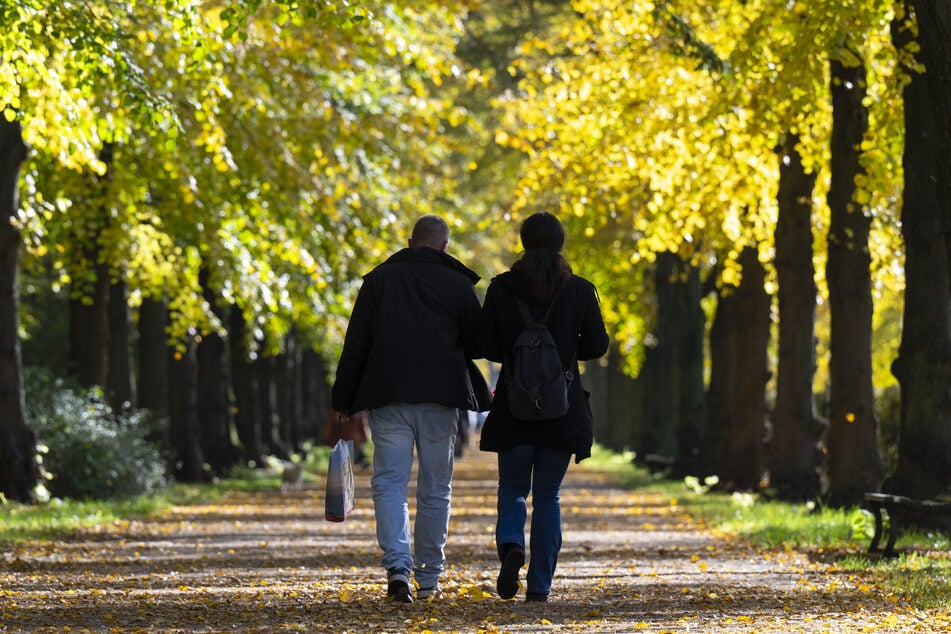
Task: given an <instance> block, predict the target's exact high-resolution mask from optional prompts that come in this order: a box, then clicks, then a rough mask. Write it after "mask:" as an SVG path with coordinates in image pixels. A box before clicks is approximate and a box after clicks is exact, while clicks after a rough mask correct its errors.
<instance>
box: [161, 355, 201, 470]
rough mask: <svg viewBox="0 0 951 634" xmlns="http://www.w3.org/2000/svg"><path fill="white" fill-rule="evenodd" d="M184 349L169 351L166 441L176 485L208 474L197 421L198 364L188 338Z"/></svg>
mask: <svg viewBox="0 0 951 634" xmlns="http://www.w3.org/2000/svg"><path fill="white" fill-rule="evenodd" d="M185 346H186V347H185V349H184V350H178V349H176V348H175V347H174V346H170V347H169V348H168V350H169V355H170V359H169V364H168V365H169V440H170V441H171V445H172V451H173V452H174V462H173V464H172V469H171V471H172V472H173V473H174V474H175V477H176V478H177V479H178V480H179V481H183V482H201V481H204V480H205V479H206V475H207V474H206V473H205V469H204V464H205V458H204V455H203V454H202V451H201V426H200V422H199V420H198V361H197V358H196V354H195V347H196V346H195V341H194V339H193V338H192V337H189V338H188V341H186V342H185Z"/></svg>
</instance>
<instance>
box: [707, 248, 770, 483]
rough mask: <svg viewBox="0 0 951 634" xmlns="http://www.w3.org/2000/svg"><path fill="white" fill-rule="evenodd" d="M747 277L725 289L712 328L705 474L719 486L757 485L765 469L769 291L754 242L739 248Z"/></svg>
mask: <svg viewBox="0 0 951 634" xmlns="http://www.w3.org/2000/svg"><path fill="white" fill-rule="evenodd" d="M739 263H740V266H741V267H742V271H743V277H742V279H741V280H740V285H739V286H738V287H735V288H724V289H720V290H719V291H718V294H717V309H716V315H715V316H714V320H713V325H712V326H711V328H710V386H709V390H708V392H707V424H706V434H705V436H704V450H703V460H702V464H703V468H702V473H703V474H704V475H717V476H718V477H719V478H720V485H719V486H720V488H723V489H726V490H729V491H756V490H758V489H759V488H760V486H761V483H762V481H763V479H764V475H765V473H766V384H767V383H768V382H769V378H770V373H769V359H768V353H767V350H768V347H769V339H770V305H771V303H772V301H771V298H770V296H769V295H768V294H767V293H766V289H765V280H766V271H765V269H764V268H763V265H762V264H761V263H760V261H759V258H758V256H757V252H756V248H755V247H746V248H744V249H743V251H742V252H741V253H740V258H739Z"/></svg>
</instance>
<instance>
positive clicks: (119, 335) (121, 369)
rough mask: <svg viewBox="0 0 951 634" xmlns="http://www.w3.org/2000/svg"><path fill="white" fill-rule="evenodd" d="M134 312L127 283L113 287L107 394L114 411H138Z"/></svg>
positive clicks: (117, 283) (110, 312)
mask: <svg viewBox="0 0 951 634" xmlns="http://www.w3.org/2000/svg"><path fill="white" fill-rule="evenodd" d="M131 331H132V311H131V310H130V309H129V300H128V293H127V289H126V283H125V280H122V279H119V280H117V281H116V282H114V283H112V284H111V285H110V286H109V361H108V364H107V366H108V374H109V380H108V387H107V388H106V394H107V396H108V401H109V405H110V406H111V407H112V409H113V411H116V412H119V411H122V410H123V409H125V408H127V407H135V405H136V392H135V371H134V370H133V362H132V339H131V336H130V333H131Z"/></svg>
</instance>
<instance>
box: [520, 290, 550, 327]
mask: <svg viewBox="0 0 951 634" xmlns="http://www.w3.org/2000/svg"><path fill="white" fill-rule="evenodd" d="M515 301H516V303H517V304H518V310H519V312H521V313H522V321H524V322H525V325H526V326H531V325H532V324H534V323H536V322H535V320H534V319H532V313H531V311H529V310H528V304H526V303H525V300H523V299H522V298H521V297H519V296H518V295H516V296H515ZM545 317H548V313H545Z"/></svg>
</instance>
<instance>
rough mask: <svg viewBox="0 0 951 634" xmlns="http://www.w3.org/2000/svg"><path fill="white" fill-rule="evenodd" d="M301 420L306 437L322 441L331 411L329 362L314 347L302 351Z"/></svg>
mask: <svg viewBox="0 0 951 634" xmlns="http://www.w3.org/2000/svg"><path fill="white" fill-rule="evenodd" d="M300 374H301V380H300V385H301V398H300V401H301V420H302V424H303V430H304V437H305V438H310V439H313V440H316V441H317V442H318V444H319V443H320V441H321V438H322V435H323V432H324V429H323V428H324V419H325V417H326V416H327V412H329V411H330V383H329V381H328V370H327V364H326V363H324V360H323V359H322V358H321V356H320V355H319V354H318V353H317V352H315V351H314V350H313V349H312V348H306V349H304V350H302V351H301V358H300Z"/></svg>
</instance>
